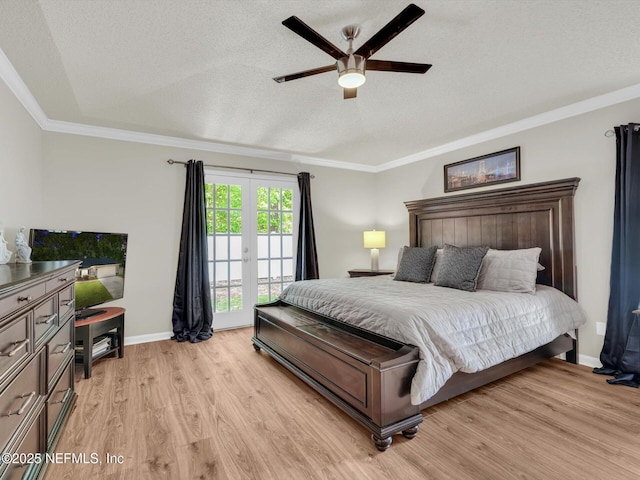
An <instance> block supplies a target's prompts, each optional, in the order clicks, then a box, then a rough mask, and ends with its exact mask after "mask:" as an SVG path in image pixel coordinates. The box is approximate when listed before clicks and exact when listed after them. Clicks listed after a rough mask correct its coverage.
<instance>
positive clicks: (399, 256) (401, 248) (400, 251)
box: [396, 245, 409, 273]
mask: <svg viewBox="0 0 640 480" xmlns="http://www.w3.org/2000/svg"><path fill="white" fill-rule="evenodd" d="M405 248H409V247H407V246H406V245H405V246H404V247H400V250H399V251H398V263H396V273H398V270H400V262H401V261H402V252H404V249H405Z"/></svg>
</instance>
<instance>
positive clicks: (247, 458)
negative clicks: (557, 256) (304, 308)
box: [46, 329, 640, 480]
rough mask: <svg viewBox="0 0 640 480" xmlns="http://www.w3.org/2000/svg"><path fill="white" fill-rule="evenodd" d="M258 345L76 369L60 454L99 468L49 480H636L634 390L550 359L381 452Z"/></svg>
mask: <svg viewBox="0 0 640 480" xmlns="http://www.w3.org/2000/svg"><path fill="white" fill-rule="evenodd" d="M251 335H252V329H241V330H233V331H225V332H216V333H215V334H214V336H213V338H212V339H211V340H209V341H208V342H204V343H199V344H187V343H180V344H178V343H176V342H172V341H163V342H155V343H148V344H142V345H134V346H130V347H127V348H126V350H125V358H123V359H105V360H102V361H100V362H97V363H96V364H95V365H94V369H93V377H92V378H91V379H88V380H84V379H83V378H82V375H81V372H80V370H79V369H78V370H77V371H76V377H77V379H78V381H77V383H76V389H77V393H78V396H79V397H78V402H77V406H76V409H75V411H74V412H73V414H72V415H71V418H70V420H69V423H68V424H67V428H66V430H65V432H64V434H63V438H62V440H61V441H60V443H59V444H58V448H57V451H58V452H73V453H82V452H84V453H87V454H90V453H92V452H95V453H97V454H98V455H99V457H100V459H101V461H102V464H98V465H91V464H71V463H67V464H58V465H51V466H49V470H48V473H47V477H46V478H47V480H56V479H63V478H64V479H79V478H82V479H86V478H100V479H107V480H115V479H139V480H140V479H142V480H144V479H178V480H182V479H185V480H189V479H218V478H219V479H224V478H230V479H251V478H257V479H278V480H282V479H284V480H286V479H296V480H297V479H316V478H317V479H349V480H361V479H381V478H385V477H390V478H401V479H455V480H464V479H473V480H477V479H492V480H495V479H511V478H518V479H545V480H549V479H563V480H571V479H579V480H589V479H603V480H604V479H607V480H609V479H615V480H624V479H636V478H640V391H638V390H637V389H634V388H629V387H622V386H612V385H608V384H607V383H606V382H605V379H606V377H602V376H598V375H594V374H592V373H591V372H590V369H589V368H586V367H581V366H576V365H570V364H566V363H564V362H562V361H560V360H550V361H547V362H545V363H543V364H541V365H539V366H536V367H534V368H531V369H528V370H526V371H524V372H522V373H519V374H516V375H513V376H511V377H509V378H508V379H503V380H501V381H498V382H496V383H494V384H492V385H490V386H488V387H484V388H481V389H479V390H476V391H475V392H471V393H469V394H466V395H464V396H462V397H459V398H458V399H454V400H452V401H450V402H447V403H446V404H442V405H439V406H436V407H433V408H431V409H428V410H425V411H424V415H425V421H424V422H423V423H422V424H421V426H420V427H421V428H420V432H419V433H418V436H417V437H416V438H414V439H413V440H407V439H405V438H404V437H402V436H401V435H396V436H394V441H393V445H392V447H391V449H390V450H388V451H387V452H384V453H381V452H378V451H377V450H376V449H375V448H374V446H373V443H372V442H371V441H370V439H369V436H368V434H367V432H366V431H365V429H364V428H362V427H360V426H359V425H358V424H357V423H356V422H354V421H353V420H351V419H350V418H349V417H347V416H346V415H345V414H343V413H341V412H340V411H339V410H338V409H337V408H335V407H334V406H333V405H332V404H330V403H329V402H328V401H326V400H324V399H323V398H322V397H321V396H320V395H318V394H316V393H315V392H314V391H313V390H311V389H310V388H309V387H308V386H307V385H306V384H304V383H302V382H301V381H299V380H297V379H296V378H295V377H293V375H291V374H290V373H289V372H288V371H287V370H285V369H284V368H283V367H281V366H280V365H279V364H277V363H276V362H275V361H274V360H272V359H271V358H270V357H269V356H268V355H267V354H266V353H264V352H261V353H256V352H255V351H254V349H253V347H252V345H251V343H250V338H251ZM107 454H110V455H122V456H123V458H124V462H123V463H122V464H114V463H111V464H107V463H106V455H107Z"/></svg>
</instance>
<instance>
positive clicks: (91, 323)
mask: <svg viewBox="0 0 640 480" xmlns="http://www.w3.org/2000/svg"><path fill="white" fill-rule="evenodd" d="M101 310H104V311H105V312H104V313H100V314H98V315H94V316H93V317H89V318H87V319H84V320H76V341H80V342H82V355H80V357H82V364H83V366H84V378H91V367H92V365H93V362H94V361H96V360H98V359H99V358H102V357H106V356H107V355H109V354H111V353H115V352H118V358H122V357H124V312H125V310H124V308H122V307H105V308H102V309H101ZM112 330H115V331H116V332H115V334H114V335H113V341H112V344H111V347H110V348H109V349H107V350H106V351H104V352H102V353H100V355H97V356H96V358H93V342H94V340H95V339H96V338H97V337H99V336H100V335H104V334H107V333H109V332H111V331H112ZM76 358H77V357H76Z"/></svg>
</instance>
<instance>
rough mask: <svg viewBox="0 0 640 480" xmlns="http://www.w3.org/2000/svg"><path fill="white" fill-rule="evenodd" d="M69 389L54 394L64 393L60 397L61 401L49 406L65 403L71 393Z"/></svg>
mask: <svg viewBox="0 0 640 480" xmlns="http://www.w3.org/2000/svg"><path fill="white" fill-rule="evenodd" d="M71 391H72V390H71V388H67V389H66V390H58V391H57V392H56V393H62V392H64V395H63V396H62V400H58V401H57V402H51V405H56V404H58V403H66V401H67V400H68V398H69V394H70V393H71Z"/></svg>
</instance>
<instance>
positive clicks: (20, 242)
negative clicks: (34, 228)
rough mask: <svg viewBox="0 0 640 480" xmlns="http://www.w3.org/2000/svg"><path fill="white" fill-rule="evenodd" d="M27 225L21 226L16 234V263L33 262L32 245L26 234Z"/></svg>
mask: <svg viewBox="0 0 640 480" xmlns="http://www.w3.org/2000/svg"><path fill="white" fill-rule="evenodd" d="M25 230H26V228H25V227H20V231H19V232H18V234H17V235H16V263H31V247H30V246H29V244H28V243H27V238H26V237H25V236H24V231H25Z"/></svg>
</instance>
